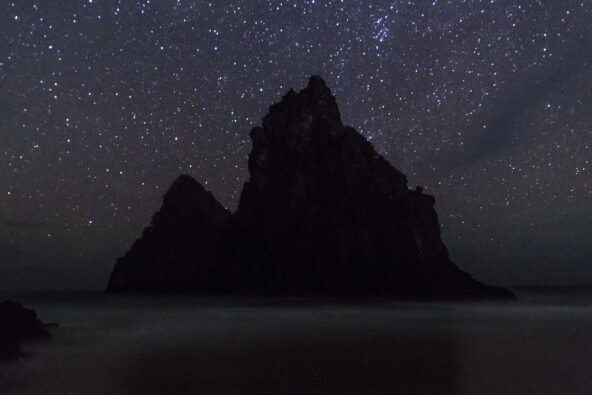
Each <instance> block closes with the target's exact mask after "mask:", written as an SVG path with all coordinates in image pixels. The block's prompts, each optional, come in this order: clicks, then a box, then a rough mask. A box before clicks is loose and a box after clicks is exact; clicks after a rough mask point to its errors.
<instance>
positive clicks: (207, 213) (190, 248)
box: [107, 175, 230, 292]
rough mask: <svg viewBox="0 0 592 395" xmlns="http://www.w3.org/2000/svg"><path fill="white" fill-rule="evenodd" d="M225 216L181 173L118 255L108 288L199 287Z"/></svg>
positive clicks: (152, 289) (153, 289) (112, 290)
mask: <svg viewBox="0 0 592 395" xmlns="http://www.w3.org/2000/svg"><path fill="white" fill-rule="evenodd" d="M229 218H230V212H229V211H228V210H226V209H225V208H224V207H223V206H222V205H221V204H220V203H218V201H217V200H216V199H215V198H214V196H213V195H212V193H211V192H208V191H206V190H205V189H204V188H203V187H202V186H201V185H200V184H199V183H198V182H197V181H196V180H195V179H193V178H192V177H190V176H188V175H182V176H180V177H179V178H177V179H176V180H175V182H173V185H172V186H171V187H170V188H169V190H168V191H167V192H166V194H165V195H164V198H163V203H162V207H161V208H160V210H159V211H158V212H157V213H156V214H154V216H153V218H152V222H151V224H150V225H149V226H148V227H147V228H146V229H145V230H144V232H143V234H142V237H141V238H139V239H138V240H136V242H135V243H134V244H133V245H132V248H131V249H130V250H129V251H128V252H127V253H126V254H125V256H123V257H122V258H119V259H118V261H117V263H116V265H115V268H114V269H113V272H112V273H111V278H110V280H109V284H108V286H107V291H108V292H117V291H164V292H166V291H176V292H180V291H194V290H196V289H199V288H200V287H203V286H204V282H205V281H206V280H207V276H208V274H207V268H208V267H210V266H211V265H212V259H213V257H214V252H215V250H216V248H215V247H216V245H217V243H218V240H219V238H220V235H221V233H222V231H223V229H224V227H225V226H226V222H227V221H228V219H229Z"/></svg>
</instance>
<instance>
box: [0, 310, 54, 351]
mask: <svg viewBox="0 0 592 395" xmlns="http://www.w3.org/2000/svg"><path fill="white" fill-rule="evenodd" d="M53 325H55V324H53ZM47 326H48V325H46V324H44V323H42V322H41V321H39V320H38V319H37V314H36V313H35V311H34V310H31V309H27V308H25V307H23V306H22V305H21V304H20V303H16V302H12V301H8V300H7V301H4V302H2V303H0V360H8V359H13V358H17V357H19V356H21V355H22V351H21V343H22V342H24V341H28V340H40V339H41V340H46V339H51V334H50V333H49V331H48V330H47Z"/></svg>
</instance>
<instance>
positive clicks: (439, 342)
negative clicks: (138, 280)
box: [0, 287, 592, 395]
mask: <svg viewBox="0 0 592 395" xmlns="http://www.w3.org/2000/svg"><path fill="white" fill-rule="evenodd" d="M512 290H513V291H514V292H515V294H516V296H517V297H518V300H517V301H515V302H467V303H419V302H417V303H409V302H397V301H392V300H366V301H359V300H337V299H308V298H302V299H266V298H213V297H207V298H206V297H192V296H145V295H128V296H117V295H106V294H104V293H102V292H98V291H97V292H36V293H6V292H5V293H0V296H1V298H2V300H4V299H12V300H17V301H19V302H21V303H23V304H24V305H25V306H27V307H30V308H33V309H35V310H36V311H37V314H38V316H39V318H40V319H41V320H42V321H44V322H57V323H58V324H59V327H58V328H52V329H51V332H52V335H53V339H52V340H51V341H48V342H34V343H26V344H25V345H24V351H25V352H26V355H25V356H24V357H22V358H20V359H18V360H14V361H10V362H6V363H2V364H0V393H2V394H185V393H187V394H561V395H563V394H592V288H586V287H580V288H574V287H565V288H543V287H538V288H512Z"/></svg>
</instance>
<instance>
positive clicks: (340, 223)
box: [108, 76, 512, 299]
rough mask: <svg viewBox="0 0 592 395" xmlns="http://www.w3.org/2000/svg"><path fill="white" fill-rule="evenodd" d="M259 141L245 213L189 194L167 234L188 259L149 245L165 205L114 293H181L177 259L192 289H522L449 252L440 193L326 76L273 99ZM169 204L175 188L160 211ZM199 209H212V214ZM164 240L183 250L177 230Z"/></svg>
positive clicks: (420, 292)
mask: <svg viewBox="0 0 592 395" xmlns="http://www.w3.org/2000/svg"><path fill="white" fill-rule="evenodd" d="M251 139H252V142H253V148H252V151H251V153H250V155H249V160H248V167H249V172H250V175H251V177H250V180H249V181H248V182H246V183H245V185H244V188H243V191H242V194H241V197H240V201H239V206H238V209H237V211H236V212H235V213H234V214H233V215H232V216H230V214H228V213H227V212H225V211H223V209H221V206H220V205H219V204H217V203H215V200H214V199H213V197H212V196H211V195H209V196H210V198H208V199H201V200H199V199H197V196H194V197H192V196H191V195H190V194H189V193H187V194H186V195H185V196H184V197H183V198H182V199H181V198H179V199H180V200H182V202H183V204H180V205H178V206H177V208H176V209H177V212H176V215H175V216H174V217H173V216H171V217H170V221H169V222H168V225H167V226H168V229H169V230H168V231H167V233H168V232H177V233H182V234H186V235H187V240H186V242H185V243H184V245H185V247H184V248H183V251H184V254H183V259H182V261H183V262H184V264H183V265H179V264H178V263H176V262H174V259H172V258H171V257H170V255H165V256H163V255H162V254H161V255H158V254H155V253H154V252H153V249H154V246H153V243H152V242H147V243H144V242H141V240H142V239H145V238H146V235H147V232H153V231H156V230H157V222H156V217H157V216H158V213H157V215H156V216H155V220H153V225H152V226H151V227H149V228H148V229H147V230H146V231H145V232H144V236H143V238H142V239H140V240H139V241H138V242H136V243H135V244H134V246H133V247H132V250H131V251H130V252H129V253H128V254H127V255H126V257H124V258H122V259H120V261H119V262H118V263H117V265H116V268H115V270H114V273H113V275H112V277H111V281H110V283H109V287H108V290H111V291H116V290H117V291H125V290H149V289H167V290H171V291H176V290H178V289H180V288H178V287H177V285H176V283H174V282H173V281H172V280H167V278H169V277H167V276H162V273H168V272H170V271H171V270H173V268H174V270H176V271H179V270H180V272H178V275H181V276H182V274H183V272H184V271H187V270H190V268H191V275H190V276H186V277H185V278H191V279H192V280H191V284H184V287H185V288H184V289H188V288H189V289H192V290H193V291H194V292H198V293H211V294H240V295H245V294H247V295H300V296H355V297H360V296H389V297H397V298H414V299H415V298H417V299H451V298H512V294H511V293H510V292H509V291H507V290H505V289H502V288H498V287H493V286H488V285H484V284H482V283H480V282H478V281H475V280H474V279H472V278H471V276H470V275H468V274H467V273H465V272H463V271H461V270H460V269H459V268H458V267H457V266H456V265H455V264H454V263H453V262H452V261H451V260H450V259H449V257H448V251H447V249H446V247H445V246H444V244H443V243H442V240H441V238H440V226H439V224H438V219H437V215H436V211H435V210H434V204H435V199H434V197H432V196H430V195H426V194H424V193H423V191H422V189H421V188H414V189H409V187H408V185H407V179H406V177H405V175H403V174H402V173H401V172H400V171H398V170H397V169H395V168H394V167H393V166H391V165H390V164H389V163H388V162H387V161H386V160H385V159H384V158H383V157H382V156H381V155H380V154H378V153H377V152H376V151H375V149H374V148H373V147H372V145H371V144H370V143H369V142H368V141H367V140H366V139H365V138H364V137H363V136H362V135H360V134H359V133H358V132H357V131H356V130H355V129H354V128H352V127H349V126H344V125H343V123H342V122H341V118H340V114H339V109H338V107H337V103H336V101H335V98H334V97H333V95H332V94H331V91H330V90H329V88H328V87H327V86H326V84H325V82H324V81H323V79H322V78H320V77H318V76H313V77H311V78H310V81H309V84H308V86H307V87H306V88H305V89H303V90H302V91H300V92H298V93H296V92H294V91H293V90H290V91H289V92H288V93H287V94H286V95H285V96H284V97H283V98H282V100H281V101H280V102H279V103H277V104H274V105H272V106H271V107H270V109H269V114H268V115H266V116H265V117H264V118H263V122H262V125H261V126H257V127H255V128H253V129H252V131H251ZM193 182H194V183H196V184H197V182H195V181H193ZM173 187H174V185H173ZM194 188H197V187H194ZM168 194H169V193H167V195H168ZM197 195H199V194H197ZM198 200H199V201H198ZM165 205H166V196H165V203H164V204H163V209H161V211H163V210H164V207H165ZM186 210H187V213H185V214H183V212H185V211H186ZM190 212H199V213H201V214H200V216H199V218H201V222H200V221H199V220H197V217H194V216H192V215H190V214H189V213H190ZM212 218H216V220H212ZM204 219H207V220H204ZM207 227H209V228H210V233H211V235H212V238H211V240H208V243H202V242H201V239H202V237H197V234H198V233H199V234H203V233H204V232H207V231H206V230H205V228H207ZM150 229H152V231H150ZM159 243H160V246H161V250H166V249H167V248H168V249H171V248H172V244H170V243H171V240H170V239H163V238H161V239H159ZM192 243H193V244H192ZM167 246H168V247H167ZM190 246H192V247H190ZM175 250H176V249H175ZM197 251H199V253H197ZM200 254H204V255H205V256H207V258H205V259H204V258H203V257H202V255H200ZM132 263H133V264H132ZM128 266H130V267H131V266H133V268H134V269H133V270H132V271H130V269H129V268H128ZM196 268H197V269H196ZM118 271H119V272H120V273H121V272H125V273H126V275H125V276H121V275H118V274H117V272H118ZM146 278H158V284H159V286H158V287H144V286H138V284H139V283H145V282H146ZM171 278H175V276H172V277H171ZM115 284H116V285H115Z"/></svg>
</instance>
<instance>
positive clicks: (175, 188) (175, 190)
mask: <svg viewBox="0 0 592 395" xmlns="http://www.w3.org/2000/svg"><path fill="white" fill-rule="evenodd" d="M196 189H199V190H203V187H202V186H201V185H200V183H199V182H197V181H196V180H195V178H193V177H191V176H190V175H187V174H182V175H180V176H179V177H177V178H176V179H175V181H173V184H172V185H171V186H170V188H169V189H168V191H167V192H166V194H165V195H164V198H165V200H166V199H168V198H170V197H172V196H177V195H180V194H183V193H185V192H186V191H191V190H196Z"/></svg>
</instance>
